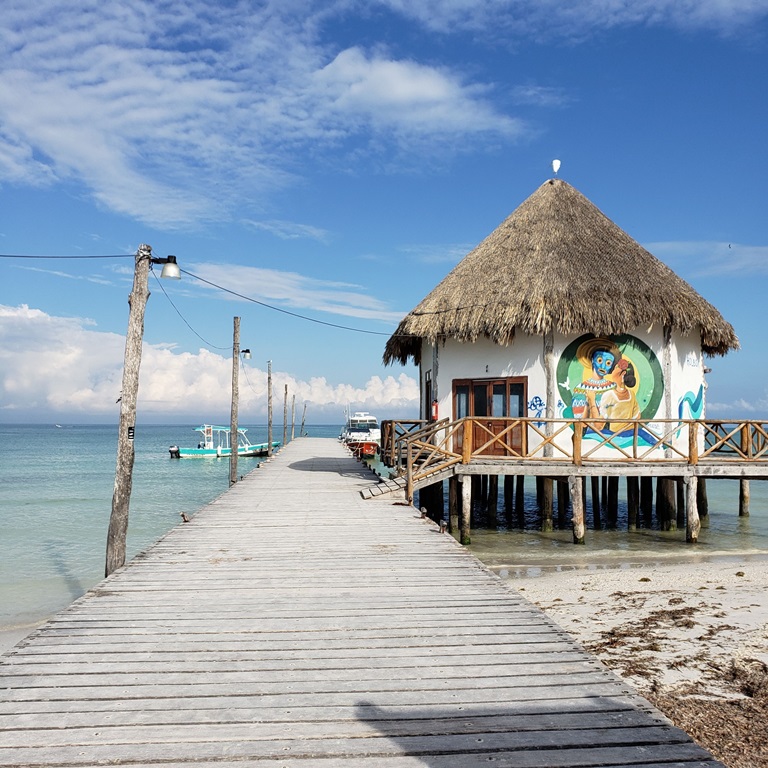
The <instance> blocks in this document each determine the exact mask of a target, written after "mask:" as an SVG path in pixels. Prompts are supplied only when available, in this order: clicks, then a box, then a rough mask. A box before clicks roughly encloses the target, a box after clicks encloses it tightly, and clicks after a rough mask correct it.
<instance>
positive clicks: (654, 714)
mask: <svg viewBox="0 0 768 768" xmlns="http://www.w3.org/2000/svg"><path fill="white" fill-rule="evenodd" d="M373 481H375V476H374V475H373V474H372V473H370V472H369V470H367V469H366V468H365V467H364V466H363V465H361V464H359V463H358V462H356V461H355V460H354V459H353V458H351V457H350V456H349V455H348V454H347V452H346V450H345V449H344V448H343V446H342V445H341V444H340V443H338V442H337V441H335V440H329V439H317V438H301V439H298V440H296V441H294V442H292V443H290V445H288V446H287V447H286V448H285V449H284V450H283V451H281V452H280V453H279V454H278V455H277V456H276V458H275V459H274V460H273V461H271V462H270V463H268V464H266V465H264V466H263V467H261V468H260V469H258V470H255V471H253V472H251V473H250V474H249V475H248V476H247V477H245V479H243V480H242V481H241V482H239V483H237V484H236V485H234V486H233V487H232V488H231V489H230V490H229V491H227V492H226V493H224V494H223V495H222V496H220V497H219V498H218V499H216V500H215V501H214V502H212V503H211V504H209V505H208V506H206V507H204V508H203V509H202V510H201V511H200V512H198V513H197V514H196V515H195V516H194V517H193V518H192V519H191V521H190V522H189V523H182V524H180V525H179V526H178V527H177V528H175V529H174V530H172V531H171V532H170V533H169V534H168V535H166V536H165V537H164V538H163V539H162V540H161V541H160V542H158V543H157V544H156V545H155V546H153V547H152V548H151V549H149V550H148V551H147V552H146V553H144V554H143V555H141V556H139V557H137V558H135V559H134V560H133V561H132V562H130V563H129V564H128V565H126V566H125V567H124V568H122V569H120V570H118V571H117V572H115V573H114V574H112V576H110V577H109V578H108V579H105V580H104V581H103V582H102V583H100V584H99V585H98V586H97V587H96V588H94V589H93V590H91V591H90V592H88V593H87V594H86V595H85V596H83V597H82V598H80V599H79V600H77V601H76V602H75V603H73V604H72V605H71V606H70V607H69V608H67V609H66V610H64V611H62V612H61V613H59V614H57V615H56V616H54V617H53V618H52V619H51V620H50V621H49V622H48V623H46V624H45V625H44V626H43V627H41V628H40V629H39V630H37V631H35V632H34V633H33V634H32V635H30V636H29V637H28V638H27V639H26V640H24V641H23V642H22V643H20V644H19V645H18V646H16V647H15V648H14V649H12V650H11V651H9V652H8V653H7V654H6V655H5V656H3V657H2V663H0V766H5V767H8V766H25V767H33V766H89V767H90V766H101V765H120V766H131V767H132V768H138V766H155V767H157V766H166V767H167V768H181V767H182V766H190V767H191V766H195V767H196V768H201V767H202V768H213V766H216V768H222V767H226V766H230V767H231V768H235V767H237V768H241V767H242V766H243V765H251V766H260V767H262V766H263V767H264V768H267V767H268V768H278V767H279V768H342V767H343V768H416V767H417V766H420V767H423V766H429V767H430V768H473V767H474V766H488V765H493V766H508V767H510V768H511V767H512V766H514V767H515V768H557V767H563V768H565V767H566V766H581V767H582V768H585V767H588V766H603V767H604V768H605V767H606V766H615V767H618V766H645V768H652V767H655V768H660V766H666V767H667V768H669V766H679V767H681V768H682V767H683V766H685V767H686V768H690V766H698V767H700V768H704V766H707V767H709V768H713V767H714V766H719V765H720V763H718V762H716V761H715V760H714V759H713V758H712V757H711V756H709V754H708V753H707V752H706V751H705V750H703V749H702V748H700V747H699V746H698V745H696V744H694V743H693V742H692V741H691V739H690V738H689V737H688V736H687V735H686V734H685V733H683V732H682V731H680V730H679V729H676V728H674V727H672V726H671V725H670V724H669V722H668V721H667V720H666V719H665V718H664V717H663V716H662V715H661V714H660V713H659V712H658V711H656V710H655V709H654V708H653V707H652V706H651V705H650V704H649V703H648V702H647V701H645V700H644V699H643V698H641V697H640V696H638V695H637V694H635V693H634V692H633V691H632V690H631V689H630V687H629V686H628V685H627V684H626V683H625V682H623V681H622V680H621V679H619V678H618V677H616V676H615V675H614V674H613V673H611V672H609V671H608V670H607V669H605V668H604V667H603V666H602V665H601V664H600V663H599V662H598V661H597V660H596V659H594V658H593V657H591V656H589V655H588V654H586V653H585V652H584V651H583V650H581V649H580V648H579V647H578V646H577V645H576V644H575V642H574V641H573V640H572V638H571V637H570V636H568V635H567V634H566V633H565V632H563V631H562V630H561V629H559V628H558V627H557V626H556V625H554V624H553V623H552V622H551V621H550V620H549V619H548V618H547V617H546V616H545V615H544V614H543V613H542V612H541V611H539V610H538V609H537V608H536V607H534V606H533V605H531V604H530V603H529V602H527V601H526V600H525V599H524V598H523V597H522V596H521V595H519V594H518V593H517V592H515V591H514V590H513V589H511V588H509V587H508V585H507V584H505V583H504V582H502V581H500V580H499V579H498V578H497V577H496V576H494V575H493V574H492V573H491V572H490V571H489V570H488V569H486V568H485V567H484V566H482V565H481V564H480V563H479V562H478V561H477V560H476V559H475V558H474V557H473V556H472V555H471V554H470V553H468V552H467V551H465V550H464V549H463V548H462V547H461V546H459V545H458V544H457V543H456V541H455V540H454V539H453V538H451V537H450V536H448V535H444V534H441V533H440V531H439V528H438V527H437V526H436V525H435V524H434V523H432V522H431V521H429V520H427V519H422V518H421V516H420V515H419V514H418V513H417V512H416V510H415V509H414V508H413V507H410V506H407V505H405V504H404V503H397V502H396V501H395V499H394V498H393V496H392V495H382V496H378V497H374V498H372V499H368V500H366V499H363V498H362V496H361V493H360V491H361V490H362V489H364V488H365V487H366V486H369V485H370V484H371V483H372V482H373Z"/></svg>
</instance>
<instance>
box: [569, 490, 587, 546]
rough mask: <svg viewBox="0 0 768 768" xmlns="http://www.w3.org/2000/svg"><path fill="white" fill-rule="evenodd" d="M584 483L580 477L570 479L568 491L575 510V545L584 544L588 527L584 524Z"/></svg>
mask: <svg viewBox="0 0 768 768" xmlns="http://www.w3.org/2000/svg"><path fill="white" fill-rule="evenodd" d="M582 487H583V481H582V479H581V477H580V476H579V475H570V476H569V477H568V490H569V491H570V496H571V508H572V509H573V543H574V544H584V539H585V534H586V526H585V524H584V504H583V503H582V500H583V498H584V497H583V496H582V493H581V491H582Z"/></svg>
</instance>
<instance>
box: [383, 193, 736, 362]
mask: <svg viewBox="0 0 768 768" xmlns="http://www.w3.org/2000/svg"><path fill="white" fill-rule="evenodd" d="M650 326H662V327H664V326H669V327H671V328H673V329H676V330H678V331H680V332H681V333H683V334H688V333H691V332H694V331H695V330H698V332H700V334H701V348H702V350H703V352H705V353H706V354H709V355H724V354H725V353H726V352H728V351H729V350H731V349H738V347H739V341H738V339H737V338H736V334H735V332H734V330H733V327H732V326H731V325H730V323H727V322H726V321H725V320H724V319H723V317H722V315H721V314H720V313H719V312H718V311H717V310H716V309H715V308H714V307H713V306H712V305H711V304H710V303H709V302H708V301H706V300H705V299H703V298H702V297H701V296H700V295H699V294H698V293H697V292H696V291H695V290H694V289H693V288H691V286H690V285H688V283H686V282H685V280H683V279H682V278H680V277H678V276H677V275H676V274H675V273H674V272H673V271H672V270H671V269H669V267H667V266H666V265H665V264H663V263H662V262H661V261H659V259H657V258H656V257H655V256H654V255H653V254H651V253H649V252H648V251H646V250H645V248H643V247H642V246H641V245H640V244H639V243H637V242H635V241H634V240H633V239H632V238H631V237H630V236H629V235H628V234H627V233H626V232H624V231H623V230H622V229H620V228H619V227H617V226H616V225H615V224H614V223H613V222H612V221H611V220H610V219H609V218H608V217H607V216H606V215H605V214H603V213H602V211H600V210H599V209H598V208H597V207H596V206H595V205H593V204H592V203H591V202H590V201H589V200H587V198H586V197H584V195H582V194H581V193H580V192H578V191H577V190H576V189H574V188H573V187H572V186H570V185H569V184H567V183H566V182H564V181H561V180H560V179H550V180H549V181H547V182H545V183H544V184H542V186H541V187H539V188H538V189H537V190H536V191H535V192H534V193H533V194H532V195H531V196H530V197H529V198H528V199H527V200H526V201H525V202H524V203H522V205H520V207H519V208H517V209H516V210H515V211H514V212H513V213H512V214H511V215H510V216H509V217H508V218H507V219H506V221H504V222H503V223H502V224H501V225H500V226H499V227H498V229H496V230H495V231H494V232H492V233H491V234H490V235H489V236H488V237H487V238H485V240H483V242H482V243H480V245H478V246H477V247H476V248H475V249H474V250H473V251H471V252H470V253H469V254H467V256H465V257H464V259H463V260H462V261H461V262H460V263H459V264H457V265H456V267H455V268H454V269H453V270H452V271H451V272H450V273H449V274H448V275H447V276H446V277H445V278H444V279H443V280H442V282H440V284H439V285H438V286H437V287H436V288H435V289H434V290H433V291H432V292H431V293H430V294H429V295H428V296H427V297H426V298H425V299H424V300H423V301H422V302H421V303H420V304H419V305H418V306H417V307H416V308H415V309H414V310H412V311H411V312H410V313H409V314H408V315H406V317H405V318H404V319H403V320H402V322H401V323H400V325H399V326H398V327H397V330H396V331H395V333H394V334H393V335H392V336H391V337H390V339H389V341H388V342H387V345H386V348H385V351H384V363H385V364H390V363H394V362H400V363H403V364H405V363H407V361H408V359H409V358H412V359H413V361H414V362H415V363H418V362H419V360H420V356H421V344H422V340H426V341H427V342H430V343H432V344H434V343H436V342H437V341H438V340H439V339H443V338H448V339H455V340H457V341H461V342H474V341H476V340H477V339H479V338H482V337H487V338H489V339H490V340H491V341H493V342H495V343H496V344H501V345H506V344H510V343H511V342H512V341H513V339H514V337H515V332H516V331H518V330H519V331H522V332H525V333H528V334H533V335H541V334H545V333H548V332H551V331H559V332H560V333H564V334H567V335H571V334H580V333H594V334H596V335H605V336H608V335H614V334H620V333H631V332H632V331H635V330H636V329H637V328H649V327H650Z"/></svg>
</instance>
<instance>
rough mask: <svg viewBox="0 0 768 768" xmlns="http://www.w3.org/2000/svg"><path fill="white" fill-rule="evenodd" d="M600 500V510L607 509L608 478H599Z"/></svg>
mask: <svg viewBox="0 0 768 768" xmlns="http://www.w3.org/2000/svg"><path fill="white" fill-rule="evenodd" d="M600 500H601V501H602V503H603V504H602V507H601V509H606V508H607V506H606V505H607V503H608V478H607V477H601V478H600Z"/></svg>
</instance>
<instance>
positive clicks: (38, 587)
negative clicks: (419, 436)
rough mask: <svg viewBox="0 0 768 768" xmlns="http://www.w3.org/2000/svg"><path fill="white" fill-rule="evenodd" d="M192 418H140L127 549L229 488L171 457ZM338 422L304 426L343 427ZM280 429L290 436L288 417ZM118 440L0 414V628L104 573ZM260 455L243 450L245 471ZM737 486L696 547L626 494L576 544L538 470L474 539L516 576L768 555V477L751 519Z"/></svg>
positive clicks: (485, 556) (41, 611)
mask: <svg viewBox="0 0 768 768" xmlns="http://www.w3.org/2000/svg"><path fill="white" fill-rule="evenodd" d="M194 426H196V425H188V426H146V427H144V426H141V425H139V426H138V427H137V430H136V439H135V450H136V461H135V465H134V473H133V493H132V496H131V508H130V517H129V530H128V557H129V558H131V557H133V556H135V555H136V554H137V553H138V552H141V551H142V550H144V549H146V548H147V547H149V546H150V545H151V544H153V543H154V542H155V541H157V540H158V539H159V538H160V537H161V536H163V535H164V534H165V533H166V532H167V531H168V530H170V529H171V528H172V527H174V526H176V525H179V524H181V517H180V513H181V512H185V513H187V514H188V515H190V516H191V515H193V514H194V513H195V512H196V511H197V510H198V509H200V508H201V507H203V506H204V505H205V504H207V503H208V502H210V501H212V500H213V499H215V498H216V497H217V496H219V495H220V494H221V493H223V492H224V491H226V490H227V487H228V484H229V462H228V460H226V459H223V460H222V459H219V460H213V459H212V460H182V461H179V460H174V459H171V458H170V456H169V453H168V447H169V446H170V445H174V444H175V445H196V444H197V438H198V435H197V433H196V432H194ZM244 426H248V425H247V424H246V425H244ZM340 429H341V424H338V425H322V426H307V427H306V429H305V431H306V433H307V434H309V435H310V436H313V437H328V438H336V437H337V436H338V434H339V432H340ZM296 433H297V434H298V426H297V428H296ZM248 435H249V437H250V438H251V439H252V440H254V441H255V442H265V441H266V426H253V427H249V431H248ZM274 437H275V439H277V440H281V439H282V424H280V425H279V426H278V425H276V427H275V430H274ZM116 447H117V426H116V425H111V426H76V425H74V426H73V425H67V424H63V425H62V426H61V428H57V427H55V426H54V425H24V426H19V425H2V424H0V628H26V627H32V626H33V625H34V624H35V623H36V622H39V621H40V620H41V619H43V618H46V617H47V616H50V615H51V614H52V613H55V612H56V611H58V610H61V609H62V608H64V607H66V606H67V605H69V604H70V603H71V602H72V601H73V600H75V599H76V598H78V597H80V595H82V594H83V593H84V592H86V591H87V590H88V589H90V588H91V587H92V586H94V585H95V584H96V583H98V582H99V581H100V580H101V579H102V577H103V573H104V560H105V552H106V538H107V528H108V525H109V516H110V511H111V504H112V490H113V485H114V478H115V453H116ZM259 461H260V460H259V459H243V458H241V459H239V460H238V470H239V474H245V473H247V472H248V471H250V470H251V469H253V468H255V467H256V465H257V464H258V462H259ZM738 490H739V487H738V482H735V481H728V480H718V481H709V484H708V492H709V505H710V515H709V520H710V525H709V528H706V529H704V530H703V531H702V535H701V539H700V541H699V543H698V544H697V545H695V546H694V547H691V546H690V545H686V544H685V531H684V530H678V531H673V532H663V531H659V530H657V529H656V528H653V527H652V528H649V529H639V530H638V531H636V532H632V533H628V532H627V531H626V508H625V506H624V505H623V502H622V503H621V504H620V510H619V520H618V524H617V527H616V528H615V529H605V528H603V529H600V530H591V529H590V530H588V532H587V543H586V544H585V545H584V546H575V545H573V544H572V543H571V541H572V536H571V532H570V529H569V528H568V527H567V526H566V527H565V528H563V529H562V530H555V531H553V532H552V533H546V534H544V533H541V532H540V531H538V530H537V528H538V518H537V514H536V511H535V495H534V486H533V483H532V481H531V483H530V487H528V488H527V493H526V507H527V509H526V515H525V519H524V520H523V521H520V520H509V521H508V520H506V519H505V518H504V516H503V514H502V513H499V514H498V515H497V516H496V518H495V519H494V520H493V521H492V522H490V523H489V522H488V521H483V520H482V514H481V513H480V511H479V510H478V511H476V516H475V519H474V521H473V531H472V545H471V547H470V549H471V550H472V551H473V552H474V553H475V554H476V555H477V556H478V557H479V558H480V559H481V560H483V561H484V562H485V563H486V564H488V565H489V566H491V567H493V568H494V569H495V570H496V571H497V572H498V573H500V575H502V576H507V577H509V578H514V577H515V575H522V574H526V575H530V574H535V573H536V572H538V571H541V570H542V569H551V568H556V569H570V568H604V567H631V565H632V564H633V563H635V562H647V561H648V560H649V559H650V560H660V561H663V560H665V559H666V560H668V559H684V558H707V557H723V556H725V557H742V556H744V555H749V556H758V557H762V556H765V555H766V553H767V552H768V483H765V482H757V481H752V483H751V491H752V499H751V514H750V516H749V517H748V518H739V516H738ZM623 493H624V491H623V484H622V490H621V495H622V497H623ZM446 496H447V494H446ZM417 503H418V501H417ZM500 506H501V504H500ZM590 520H591V518H590ZM483 524H485V527H483Z"/></svg>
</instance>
